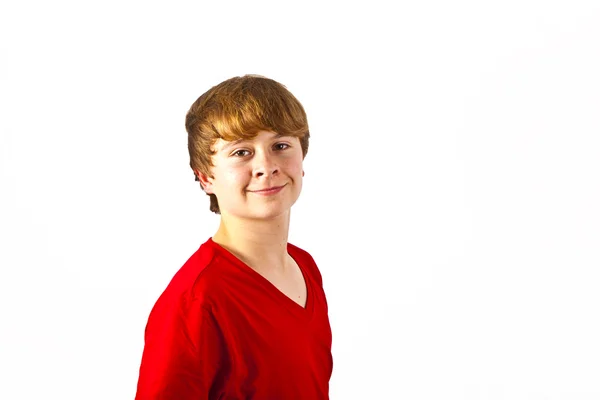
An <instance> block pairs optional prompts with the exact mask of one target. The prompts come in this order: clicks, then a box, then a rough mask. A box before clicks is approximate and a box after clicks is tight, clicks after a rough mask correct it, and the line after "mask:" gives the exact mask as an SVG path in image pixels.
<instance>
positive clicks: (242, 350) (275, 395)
mask: <svg viewBox="0 0 600 400" xmlns="http://www.w3.org/2000/svg"><path fill="white" fill-rule="evenodd" d="M287 249H288V254H289V255H290V256H291V257H292V258H294V260H295V261H296V263H297V264H298V266H299V267H300V269H301V271H302V274H303V275H304V281H305V282H306V288H307V299H306V307H302V306H300V305H298V304H297V303H296V302H295V301H293V300H292V299H290V298H289V297H287V296H286V295H285V294H283V293H282V292H281V291H279V290H278V289H277V288H276V287H275V286H274V285H273V284H271V282H269V281H268V280H267V279H265V278H264V277H263V276H262V275H260V274H259V273H257V272H256V271H254V270H253V269H252V268H250V267H249V266H248V265H246V264H245V263H243V262H242V261H240V260H239V259H238V258H237V257H235V256H234V255H233V254H231V253H230V252H229V251H227V250H226V249H225V248H223V247H221V246H219V245H218V244H217V243H215V242H213V241H212V238H209V239H208V240H207V241H206V242H205V243H204V244H203V245H202V246H200V248H199V249H198V250H197V251H196V252H195V253H194V254H193V255H192V256H191V257H190V259H189V260H188V261H187V262H186V263H185V264H184V265H183V267H181V269H180V270H179V271H178V272H177V273H176V274H175V276H174V277H173V279H172V280H171V282H170V284H169V285H168V286H167V288H166V290H165V291H164V292H163V293H162V295H161V296H160V297H159V299H158V300H157V302H156V304H155V305H154V308H153V309H152V311H151V313H150V317H149V318H148V324H147V325H146V333H145V346H144V352H143V355H142V362H141V366H140V375H139V380H138V386H137V394H136V397H135V398H136V400H151V399H152V400H158V399H173V400H175V399H176V400H188V399H190V400H191V399H194V400H200V399H203V400H204V399H207V400H208V399H211V400H212V399H222V400H225V399H230V400H233V399H236V400H237V399H261V400H262V399H265V400H271V399H284V400H293V399H303V400H319V399H329V379H330V377H331V372H332V368H333V359H332V356H331V328H330V325H329V318H328V315H327V301H326V298H325V293H324V291H323V287H322V286H323V285H322V281H321V274H320V272H319V269H318V268H317V265H316V264H315V262H314V260H313V258H312V257H311V255H310V254H309V253H307V252H306V251H304V250H302V249H300V248H298V247H296V246H294V245H292V244H290V243H288V245H287Z"/></svg>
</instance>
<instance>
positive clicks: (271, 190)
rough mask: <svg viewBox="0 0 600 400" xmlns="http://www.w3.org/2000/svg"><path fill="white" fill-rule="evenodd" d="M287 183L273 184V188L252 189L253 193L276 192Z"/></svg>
mask: <svg viewBox="0 0 600 400" xmlns="http://www.w3.org/2000/svg"><path fill="white" fill-rule="evenodd" d="M284 186H285V185H281V186H273V187H272V188H269V189H262V190H250V191H251V192H252V193H267V192H274V191H276V190H279V189H281V188H282V187H284Z"/></svg>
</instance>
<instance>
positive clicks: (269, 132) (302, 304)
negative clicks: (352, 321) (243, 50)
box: [136, 75, 333, 400]
mask: <svg viewBox="0 0 600 400" xmlns="http://www.w3.org/2000/svg"><path fill="white" fill-rule="evenodd" d="M186 130H187V132H188V149H189V153H190V166H191V167H192V169H193V171H194V174H195V176H196V180H197V181H200V183H201V187H202V189H203V190H204V191H205V192H206V194H208V195H209V197H210V210H211V211H213V212H214V213H216V214H220V215H221V221H220V226H219V228H218V230H217V232H216V233H215V235H214V236H213V237H211V238H208V240H207V241H206V242H205V243H204V244H202V245H201V246H200V248H199V249H198V250H197V251H196V252H195V253H194V254H193V255H192V256H191V257H190V259H189V260H188V261H187V262H186V263H185V264H184V265H183V267H182V268H181V269H180V270H179V271H178V272H177V273H176V274H175V276H174V277H173V279H172V280H171V282H170V284H169V285H168V286H167V288H166V289H165V291H164V292H163V293H162V295H161V296H160V297H159V299H158V300H157V302H156V304H155V306H154V308H153V309H152V311H151V313H150V317H149V318H148V324H147V326H146V331H145V346H144V352H143V355H142V362H141V367H140V374H139V380H138V385H137V394H136V400H150V399H152V400H155V399H156V400H158V399H173V400H175V399H177V400H187V399H190V400H191V399H195V400H199V399H215V400H216V399H223V400H224V399H261V400H262V399H264V400H267V399H269V400H270V399H283V400H293V399H303V400H318V399H328V398H329V379H330V377H331V372H332V367H333V360H332V356H331V328H330V325H329V318H328V312H327V301H326V298H325V293H324V291H323V284H322V280H321V274H320V272H319V269H318V268H317V265H316V264H315V261H314V260H313V258H312V257H311V256H310V254H309V253H307V252H306V251H304V250H302V249H300V248H298V247H296V246H294V245H292V244H291V243H288V241H287V240H288V231H289V225H290V209H291V207H292V205H293V204H294V203H295V202H296V200H297V199H298V197H299V196H300V192H301V189H302V177H303V176H304V171H303V170H302V162H303V160H304V157H305V156H306V153H307V151H308V140H309V136H310V135H309V130H308V123H307V120H306V114H305V112H304V109H303V107H302V105H301V104H300V103H299V102H298V100H297V99H296V98H295V97H294V96H293V95H292V94H291V93H290V92H289V91H288V90H287V89H286V88H285V87H284V86H283V85H281V84H280V83H278V82H275V81H273V80H271V79H267V78H264V77H261V76H254V75H246V76H243V77H235V78H231V79H228V80H226V81H224V82H222V83H220V84H219V85H217V86H215V87H213V88H211V89H210V90H209V91H207V92H206V93H204V94H203V95H202V96H200V97H199V98H198V100H196V102H194V104H193V105H192V107H191V108H190V110H189V111H188V113H187V117H186Z"/></svg>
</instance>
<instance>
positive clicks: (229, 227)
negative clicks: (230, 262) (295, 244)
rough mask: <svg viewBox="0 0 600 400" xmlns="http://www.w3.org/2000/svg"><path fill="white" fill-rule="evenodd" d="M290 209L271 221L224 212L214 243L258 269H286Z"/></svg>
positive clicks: (213, 238)
mask: <svg viewBox="0 0 600 400" xmlns="http://www.w3.org/2000/svg"><path fill="white" fill-rule="evenodd" d="M289 227H290V211H288V212H287V213H284V214H282V215H280V216H277V217H276V218H274V219H270V220H248V219H240V218H238V217H235V216H232V215H226V214H225V215H224V214H222V215H221V224H220V225H219V229H218V230H217V232H216V233H215V235H214V236H213V237H212V240H213V242H215V243H217V244H219V245H220V246H222V247H224V248H225V249H227V250H228V251H229V252H231V253H232V254H233V255H235V256H236V257H237V258H239V259H240V260H241V261H243V262H244V263H246V264H247V265H248V266H250V267H251V268H253V269H255V270H260V271H283V270H284V269H285V267H286V266H287V265H288V263H289V257H290V256H289V255H288V252H287V239H288V232H289Z"/></svg>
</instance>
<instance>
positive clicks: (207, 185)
mask: <svg viewBox="0 0 600 400" xmlns="http://www.w3.org/2000/svg"><path fill="white" fill-rule="evenodd" d="M194 174H196V177H197V178H198V180H199V181H200V184H201V185H202V188H203V189H204V191H205V192H206V193H208V194H213V192H212V178H210V177H208V176H206V175H204V174H203V173H202V172H200V171H198V170H197V169H195V170H194Z"/></svg>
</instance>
